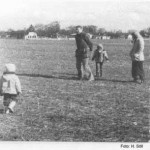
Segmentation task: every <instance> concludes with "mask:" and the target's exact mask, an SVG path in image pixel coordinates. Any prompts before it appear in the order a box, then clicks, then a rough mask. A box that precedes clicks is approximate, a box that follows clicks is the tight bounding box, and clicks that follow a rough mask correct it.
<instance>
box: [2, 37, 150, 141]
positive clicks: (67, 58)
mask: <svg viewBox="0 0 150 150" xmlns="http://www.w3.org/2000/svg"><path fill="white" fill-rule="evenodd" d="M93 42H94V43H98V42H101V43H103V44H104V47H105V49H106V50H107V52H108V55H109V58H110V62H109V63H105V64H104V68H103V70H104V71H103V77H102V78H101V79H100V80H96V81H94V82H87V81H78V80H76V68H75V57H74V55H75V53H74V51H75V49H76V47H75V41H25V40H0V54H1V55H0V66H1V67H0V74H2V71H3V66H4V64H5V63H8V62H12V63H15V64H16V66H17V68H18V70H17V73H18V74H19V77H20V80H21V83H22V89H23V93H22V95H21V96H20V101H19V103H18V105H17V107H16V108H15V113H14V114H12V115H6V114H2V109H3V105H2V97H1V100H0V110H1V114H0V140H1V141H95V142H121V141H123V142H147V141H148V140H149V132H148V131H149V94H150V92H149V85H150V69H149V65H150V59H149V58H150V53H149V50H150V44H149V41H146V45H145V56H146V61H145V64H144V68H145V74H146V82H145V83H144V84H142V85H140V84H135V83H133V82H131V80H132V78H131V73H130V72H131V71H130V70H131V61H130V57H129V51H130V49H131V47H132V45H131V44H130V43H129V41H127V40H106V41H105V40H103V41H98V40H97V41H93ZM94 48H95V47H94ZM90 66H91V67H92V70H93V73H94V74H95V64H94V62H91V61H90Z"/></svg>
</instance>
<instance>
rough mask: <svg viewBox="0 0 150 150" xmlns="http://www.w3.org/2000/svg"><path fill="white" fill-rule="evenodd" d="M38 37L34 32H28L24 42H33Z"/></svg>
mask: <svg viewBox="0 0 150 150" xmlns="http://www.w3.org/2000/svg"><path fill="white" fill-rule="evenodd" d="M37 38H38V36H37V34H36V33H35V32H29V33H28V34H27V35H25V40H35V39H37Z"/></svg>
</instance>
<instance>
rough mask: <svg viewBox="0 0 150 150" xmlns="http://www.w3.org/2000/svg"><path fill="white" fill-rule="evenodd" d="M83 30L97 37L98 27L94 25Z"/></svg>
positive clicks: (84, 27)
mask: <svg viewBox="0 0 150 150" xmlns="http://www.w3.org/2000/svg"><path fill="white" fill-rule="evenodd" d="M83 30H84V31H85V32H87V33H90V34H93V35H95V34H96V33H97V26H94V25H88V26H83Z"/></svg>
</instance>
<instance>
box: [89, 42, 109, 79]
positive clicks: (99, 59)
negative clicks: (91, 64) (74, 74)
mask: <svg viewBox="0 0 150 150" xmlns="http://www.w3.org/2000/svg"><path fill="white" fill-rule="evenodd" d="M92 60H95V64H96V76H97V77H102V67H103V63H104V61H105V60H107V61H108V60H109V59H108V55H107V52H106V50H105V49H104V48H103V45H102V44H98V45H97V49H96V50H95V51H94V54H93V57H92Z"/></svg>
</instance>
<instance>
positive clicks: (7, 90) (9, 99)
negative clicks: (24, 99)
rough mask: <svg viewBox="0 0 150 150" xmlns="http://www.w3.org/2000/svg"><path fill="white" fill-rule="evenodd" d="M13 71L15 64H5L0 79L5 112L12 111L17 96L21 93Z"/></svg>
mask: <svg viewBox="0 0 150 150" xmlns="http://www.w3.org/2000/svg"><path fill="white" fill-rule="evenodd" d="M15 72H16V66H15V65H14V64H6V65H5V71H4V73H3V75H2V77H1V79H0V95H1V96H4V100H3V104H4V106H5V113H6V114H9V113H13V111H14V107H15V105H16V103H17V101H18V98H17V96H18V95H19V94H20V93H21V84H20V80H19V78H18V76H17V75H16V74H15Z"/></svg>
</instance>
